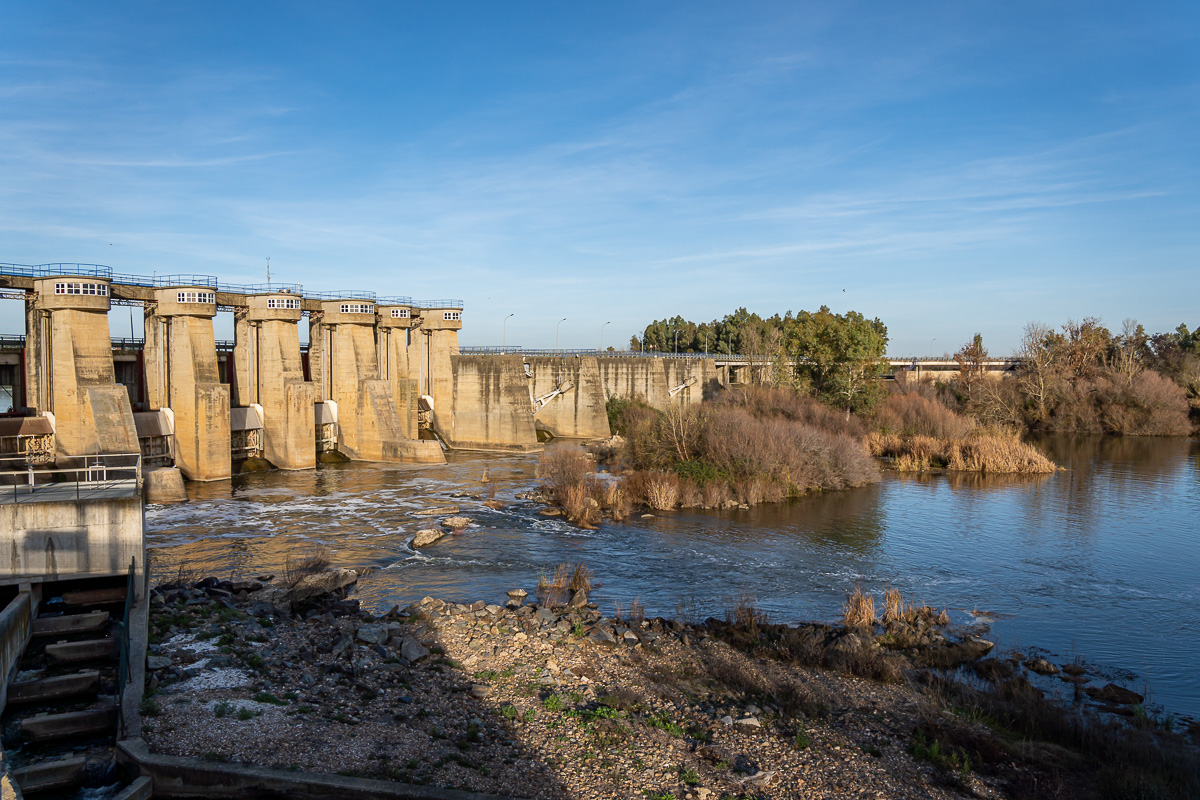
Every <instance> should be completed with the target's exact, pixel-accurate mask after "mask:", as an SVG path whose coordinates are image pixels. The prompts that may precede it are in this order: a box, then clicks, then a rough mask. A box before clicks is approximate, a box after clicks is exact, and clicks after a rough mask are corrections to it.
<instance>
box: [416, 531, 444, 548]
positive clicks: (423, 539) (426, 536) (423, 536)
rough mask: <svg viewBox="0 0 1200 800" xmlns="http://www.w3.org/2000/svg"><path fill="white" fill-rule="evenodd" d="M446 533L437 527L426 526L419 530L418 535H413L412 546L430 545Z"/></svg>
mask: <svg viewBox="0 0 1200 800" xmlns="http://www.w3.org/2000/svg"><path fill="white" fill-rule="evenodd" d="M445 535H446V533H445V531H441V530H438V529H437V528H426V529H425V530H423V531H417V535H416V536H414V537H413V540H412V546H413V547H428V546H429V545H431V544H433V543H435V542H437V541H438V540H440V539H441V538H442V537H443V536H445Z"/></svg>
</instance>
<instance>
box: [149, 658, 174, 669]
mask: <svg viewBox="0 0 1200 800" xmlns="http://www.w3.org/2000/svg"><path fill="white" fill-rule="evenodd" d="M169 666H171V659H169V658H167V657H166V656H148V657H147V658H146V668H147V669H150V670H160V669H166V668H167V667H169Z"/></svg>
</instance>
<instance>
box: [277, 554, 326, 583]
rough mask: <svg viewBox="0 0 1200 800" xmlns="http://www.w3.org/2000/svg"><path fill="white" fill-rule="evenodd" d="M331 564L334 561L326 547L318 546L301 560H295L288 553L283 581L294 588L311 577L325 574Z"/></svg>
mask: <svg viewBox="0 0 1200 800" xmlns="http://www.w3.org/2000/svg"><path fill="white" fill-rule="evenodd" d="M331 563H333V560H332V558H331V557H330V552H329V548H328V547H327V546H326V545H318V546H317V548H316V549H315V550H313V551H312V552H311V553H309V554H308V555H306V556H304V557H302V558H299V559H293V558H292V554H291V553H288V555H287V558H286V559H284V562H283V580H284V582H285V583H286V584H287V585H288V586H291V587H294V586H296V585H297V584H299V583H300V581H302V580H304V578H306V577H308V576H309V575H318V574H320V573H322V572H325V571H326V570H327V569H329V565H330V564H331Z"/></svg>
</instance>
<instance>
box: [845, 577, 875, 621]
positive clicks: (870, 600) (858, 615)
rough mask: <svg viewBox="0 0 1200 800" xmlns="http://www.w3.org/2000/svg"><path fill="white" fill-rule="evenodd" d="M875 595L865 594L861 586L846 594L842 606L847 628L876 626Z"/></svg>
mask: <svg viewBox="0 0 1200 800" xmlns="http://www.w3.org/2000/svg"><path fill="white" fill-rule="evenodd" d="M875 620H876V616H875V597H874V595H870V594H863V590H862V587H861V586H855V587H854V591H853V592H851V593H850V594H848V595H846V604H845V605H844V606H842V622H843V624H844V625H845V626H846V627H847V628H873V627H874V626H875Z"/></svg>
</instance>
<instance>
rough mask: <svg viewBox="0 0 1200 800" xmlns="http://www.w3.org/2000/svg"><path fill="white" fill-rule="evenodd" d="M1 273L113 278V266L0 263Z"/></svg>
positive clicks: (20, 276) (17, 275) (26, 276)
mask: <svg viewBox="0 0 1200 800" xmlns="http://www.w3.org/2000/svg"><path fill="white" fill-rule="evenodd" d="M0 275H11V276H13V277H17V278H52V277H54V276H55V275H82V276H85V277H89V278H111V277H112V267H106V266H104V265H103V264H67V263H59V264H8V263H0Z"/></svg>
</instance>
